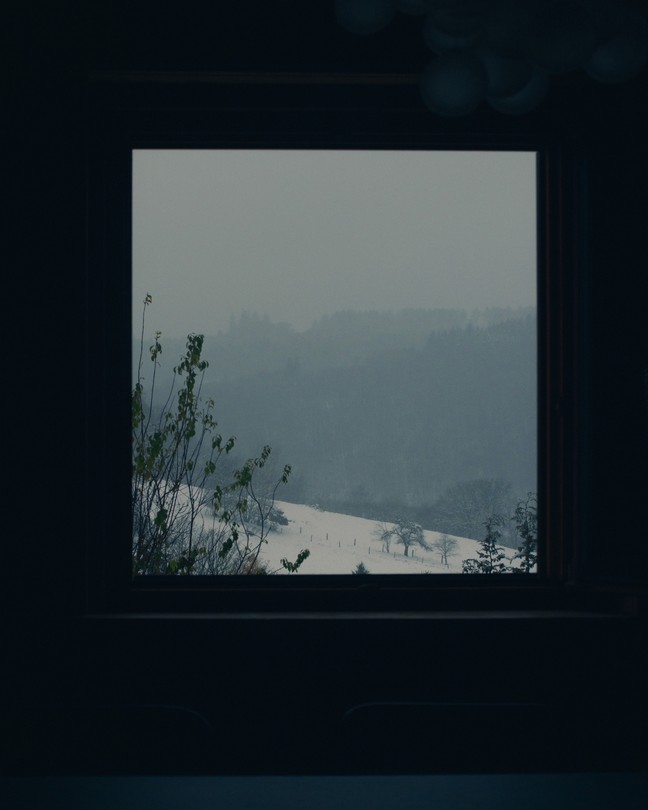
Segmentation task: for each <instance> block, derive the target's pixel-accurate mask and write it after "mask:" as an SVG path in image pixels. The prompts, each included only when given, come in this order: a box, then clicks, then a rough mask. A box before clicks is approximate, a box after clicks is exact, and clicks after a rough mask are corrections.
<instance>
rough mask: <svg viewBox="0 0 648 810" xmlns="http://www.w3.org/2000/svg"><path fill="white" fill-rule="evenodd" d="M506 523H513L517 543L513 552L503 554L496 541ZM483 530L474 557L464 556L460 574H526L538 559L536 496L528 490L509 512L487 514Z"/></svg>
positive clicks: (502, 549)
mask: <svg viewBox="0 0 648 810" xmlns="http://www.w3.org/2000/svg"><path fill="white" fill-rule="evenodd" d="M507 523H513V524H514V526H515V530H516V532H517V537H518V542H519V545H518V547H517V551H516V553H515V554H514V555H513V557H512V558H511V559H510V561H509V559H508V558H507V556H506V553H505V551H504V548H503V547H502V546H501V545H500V541H501V538H502V530H503V528H504V527H505V526H506V525H507ZM484 528H485V534H484V537H483V538H482V540H481V541H480V548H479V551H478V552H477V557H476V558H472V559H468V560H464V561H463V563H462V572H463V573H464V574H507V573H516V572H517V573H524V574H530V573H531V572H532V571H533V570H534V569H535V567H536V564H537V562H538V504H537V499H536V496H535V495H534V494H533V493H532V492H530V493H528V495H527V497H526V499H525V500H523V501H520V502H519V503H518V504H517V506H516V507H515V510H514V512H513V514H512V515H510V516H509V517H508V518H507V517H506V516H503V515H491V516H490V517H489V518H488V519H487V520H486V521H485V522H484Z"/></svg>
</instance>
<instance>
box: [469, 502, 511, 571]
mask: <svg viewBox="0 0 648 810" xmlns="http://www.w3.org/2000/svg"><path fill="white" fill-rule="evenodd" d="M504 522H505V521H504V518H502V517H501V516H500V515H491V517H489V518H488V519H487V520H486V521H484V527H485V529H486V535H485V537H484V539H483V540H482V541H481V548H480V550H479V551H478V552H477V557H478V559H468V560H464V561H463V563H462V572H463V573H464V574H506V573H509V572H510V571H511V568H510V566H508V565H507V564H506V563H505V562H503V560H505V559H506V555H505V554H504V549H503V548H502V547H501V546H500V545H498V544H499V540H500V538H501V536H502V532H501V531H500V529H501V527H502V526H503V525H504Z"/></svg>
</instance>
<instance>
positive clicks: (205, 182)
mask: <svg viewBox="0 0 648 810" xmlns="http://www.w3.org/2000/svg"><path fill="white" fill-rule="evenodd" d="M535 239H536V209H535V156H534V155H533V154H532V153H520V152H518V153H510V152H509V153H497V152H490V153H486V152H391V151H390V152H387V151H362V152H358V151H310V150H309V151H284V150H281V151H277V150H273V151H270V150H268V151H261V150H258V151H250V150H216V151H202V150H193V151H186V150H181V151H177V150H174V151H170V150H138V151H136V152H135V153H134V157H133V324H134V329H135V330H136V333H139V326H140V321H141V301H142V299H143V298H144V295H145V294H146V293H147V292H149V293H150V294H151V295H152V296H153V305H152V307H151V308H150V309H149V311H148V313H147V322H148V328H147V333H148V334H151V333H152V332H153V331H154V330H156V329H159V330H161V331H162V333H163V335H166V336H167V337H177V336H185V335H186V334H187V333H189V332H200V333H204V334H215V333H216V332H218V331H219V330H221V329H227V327H228V324H229V321H230V315H232V314H234V315H236V316H238V315H239V314H240V313H241V312H242V311H243V310H248V311H253V312H258V313H259V314H260V315H263V314H267V315H268V316H269V317H270V318H271V319H272V320H273V321H284V322H288V323H290V324H292V325H293V326H294V327H295V328H297V329H305V328H307V327H308V326H310V324H311V323H312V322H313V321H314V320H315V319H317V318H318V317H320V316H322V315H324V314H331V313H333V312H336V311H338V310H341V309H357V310H372V309H373V310H390V309H392V310H398V309H402V308H404V307H425V308H435V307H452V308H454V307H457V308H465V309H469V310H472V309H475V308H482V307H488V306H528V305H535V276H536V248H535Z"/></svg>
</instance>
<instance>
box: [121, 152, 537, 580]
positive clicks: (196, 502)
mask: <svg viewBox="0 0 648 810" xmlns="http://www.w3.org/2000/svg"><path fill="white" fill-rule="evenodd" d="M536 232H537V220H536V155H535V153H532V152H466V151H461V152H459V151H343V150H341V151H324V150H323V151H312V150H308V151H306V150H302V151H297V150H209V151H207V150H192V151H188V150H187V151H183V150H178V151H175V150H174V151H168V150H136V151H135V152H134V155H133V344H134V350H133V358H134V362H133V384H134V391H137V392H139V393H138V396H137V397H136V398H135V406H136V407H135V410H134V429H133V434H134V454H135V463H134V467H133V470H134V472H133V493H134V499H133V505H134V538H133V540H134V571H135V572H136V573H139V574H146V573H162V574H165V573H168V574H172V573H211V574H245V573H275V572H276V573H280V574H284V575H286V574H289V573H291V571H292V569H293V568H294V567H295V566H298V567H297V572H296V573H295V574H293V575H297V576H302V575H306V574H347V573H348V574H352V573H364V572H369V573H371V574H389V573H396V574H402V573H412V574H421V573H432V574H443V573H447V572H451V573H457V572H462V571H463V572H465V573H484V572H486V573H491V572H492V573H496V572H499V571H502V570H510V569H515V570H525V571H526V572H533V571H534V570H535V566H534V560H535V556H534V554H535V534H536V529H535V492H536V486H537V484H536V478H537V446H536V443H537V435H536V434H537V390H536V385H537V338H536V275H537V272H536ZM147 295H148V296H150V299H146V296H147ZM145 299H146V300H147V301H149V303H148V304H147V305H146V306H144V303H143V302H144V301H145ZM158 332H159V333H160V336H159V338H158V339H157V341H158V345H159V346H161V352H158V351H155V350H154V351H153V354H154V355H155V358H154V360H153V361H152V357H151V353H150V347H151V346H155V345H156V337H155V335H156V333H158ZM189 334H192V335H198V336H200V335H204V342H203V343H202V345H200V341H199V339H192V341H191V345H190V349H189V351H187V348H186V344H187V335H189ZM198 354H200V361H201V362H202V360H206V361H207V362H208V363H209V366H208V367H207V368H206V369H204V370H203V369H202V368H201V366H200V365H195V361H196V360H197V358H198ZM183 356H184V358H185V359H184V361H183V362H184V371H183V366H182V365H180V366H179V364H180V358H181V357H183ZM192 363H194V364H193V365H192ZM174 367H176V368H177V369H178V372H179V373H175V374H174ZM180 372H181V373H180ZM194 377H195V379H194ZM138 381H139V383H138ZM187 383H188V384H189V389H187ZM138 385H139V386H140V387H138ZM192 385H194V386H195V387H194V388H192V387H191V386H192ZM172 386H173V388H172ZM183 391H184V394H183V393H182V392H183ZM170 392H171V393H170ZM178 395H180V399H178ZM183 397H184V399H183ZM212 400H213V408H212V406H211V405H210V402H211V401H212ZM194 406H195V412H192V408H193V407H194ZM183 408H184V410H183ZM194 417H195V418H196V421H195V426H194V428H195V434H194V435H189V433H191V431H188V426H190V423H191V419H192V418H194ZM205 419H207V422H205V421H204V420H205ZM211 419H213V420H215V421H216V422H217V423H218V425H217V427H216V426H214V425H212V424H211V422H210V420H211ZM183 420H184V421H183ZM187 420H189V422H187ZM218 435H220V436H221V437H222V439H221V440H220V441H219V440H218V438H217V436H218ZM230 436H236V437H237V439H236V442H235V443H234V444H233V446H232V447H231V449H230V445H228V444H227V440H228V439H229V437H230ZM174 443H175V444H174ZM266 446H269V447H271V448H272V451H271V453H270V455H269V456H267V457H266V452H265V451H264V449H263V448H265V447H266ZM250 460H251V461H250ZM211 462H213V464H212V463H211ZM286 465H290V470H288V469H287V467H286ZM214 493H216V497H215V498H214ZM519 547H523V552H522V554H521V556H516V555H517V554H519V552H518V548H519ZM498 549H500V551H498ZM305 552H308V555H306V553H305ZM480 554H481V555H485V556H480Z"/></svg>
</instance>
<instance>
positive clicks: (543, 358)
mask: <svg viewBox="0 0 648 810" xmlns="http://www.w3.org/2000/svg"><path fill="white" fill-rule="evenodd" d="M411 85H412V79H411V77H410V78H408V77H396V78H394V77H340V76H334V77H328V79H327V77H322V76H319V77H310V78H309V77H304V76H302V77H294V76H292V77H283V78H282V77H267V76H257V77H254V76H252V77H250V76H248V77H244V78H243V79H242V78H241V77H232V76H225V77H223V76H211V77H209V76H205V75H202V74H201V75H200V76H194V77H187V76H183V77H178V76H176V75H168V76H160V75H157V74H153V75H147V76H141V75H138V74H128V75H117V76H116V75H109V76H106V75H102V76H97V77H95V79H94V81H92V82H91V83H90V92H89V103H88V111H89V115H88V120H87V131H86V134H87V137H86V143H87V155H86V158H87V160H86V164H87V195H88V196H87V203H88V205H87V248H88V251H87V255H88V261H87V289H86V296H87V312H88V322H87V345H88V350H87V382H88V385H87V399H86V439H87V444H88V458H87V477H88V494H89V499H88V510H87V515H86V519H87V531H86V536H87V538H88V549H87V568H86V573H87V577H86V592H85V596H86V598H85V602H86V604H85V607H86V612H87V613H89V614H93V615H96V614H104V615H105V614H114V613H154V614H155V613H157V614H164V613H192V614H195V613H210V614H213V613H217V614H228V615H229V614H237V613H244V614H247V615H252V614H254V615H267V614H268V613H277V612H282V613H286V614H289V615H297V614H300V613H303V612H304V611H306V612H314V613H319V614H321V615H323V614H327V613H331V612H333V613H335V614H336V615H340V614H341V613H345V612H347V613H350V614H353V615H359V613H368V614H372V615H375V614H377V613H382V614H384V613H385V612H388V613H390V612H391V613H394V612H395V613H399V614H401V613H408V614H409V615H412V613H413V612H417V611H424V612H426V611H460V612H462V613H463V614H464V615H465V612H466V611H477V613H478V614H479V615H486V614H488V613H489V612H491V613H492V611H501V610H506V611H509V610H511V609H515V610H522V611H529V610H530V611H539V610H540V611H547V610H549V611H556V610H558V611H560V610H574V609H578V610H586V611H592V610H596V611H600V610H602V611H610V610H612V611H618V610H619V609H621V608H620V606H622V604H623V599H622V597H621V596H620V595H619V593H618V592H617V591H611V590H610V589H606V588H605V587H603V588H601V587H597V586H595V585H592V584H591V583H589V582H587V581H586V580H585V578H584V577H583V576H582V575H581V574H580V571H581V570H583V569H582V561H583V559H585V558H586V542H585V537H584V532H583V525H584V512H583V506H582V501H583V498H580V497H579V495H580V492H581V488H582V477H583V469H582V458H580V460H579V455H578V452H577V450H578V448H579V445H580V443H581V438H582V435H581V434H582V426H581V421H580V413H581V412H582V399H583V395H584V383H583V379H584V372H583V363H584V353H583V351H582V346H581V344H580V342H579V341H580V340H581V338H580V332H579V330H580V329H581V323H582V317H583V315H582V311H583V306H584V301H583V295H582V289H581V285H580V279H581V274H582V267H581V265H580V257H581V256H582V253H583V241H584V235H585V228H584V227H583V222H582V219H581V215H582V210H583V208H582V203H583V200H582V193H583V188H584V182H583V177H584V174H583V163H582V161H581V160H580V159H579V158H578V156H577V155H578V150H577V145H574V144H566V143H561V142H559V141H557V140H556V139H555V137H553V136H552V135H551V134H550V133H548V132H543V131H541V130H539V131H538V130H534V129H533V128H532V127H531V128H530V127H529V126H528V124H524V125H523V126H520V125H518V124H517V123H514V124H511V123H510V122H509V121H508V120H506V121H504V122H503V121H502V119H501V117H498V118H490V119H488V120H487V121H486V126H483V122H477V123H475V122H474V121H468V122H463V121H462V122H456V121H454V120H447V121H439V120H438V119H431V118H430V116H429V113H427V111H422V110H420V109H419V107H418V106H417V105H416V104H413V103H412V98H411V90H412V87H411ZM408 94H409V95H408ZM367 96H368V98H367ZM403 96H404V99H403ZM359 97H360V98H362V100H363V101H362V104H361V105H359V106H358V98H359ZM354 100H355V101H354ZM322 121H326V122H327V126H326V127H323V126H322ZM146 148H151V149H162V148H164V149H172V148H181V149H188V148H201V149H204V148H237V149H241V148H243V149H244V148H270V149H272V148H277V149H287V148H297V149H308V148H311V149H321V148H327V149H331V148H343V149H354V148H355V149H390V148H399V149H403V148H406V149H434V150H437V149H446V150H448V149H449V150H455V151H457V150H500V151H509V150H510V151H516V150H517V151H533V152H535V153H536V155H537V209H536V210H537V217H538V230H537V278H538V337H539V340H538V470H539V476H538V501H539V505H540V510H539V516H538V518H539V535H540V536H542V537H544V540H543V541H542V546H543V547H542V548H540V549H539V552H540V553H539V564H538V573H537V574H533V575H528V574H520V575H516V574H508V575H506V577H505V578H503V577H493V576H488V575H470V576H469V577H467V576H466V575H463V574H443V575H439V576H438V577H426V576H424V575H380V576H377V575H369V576H368V577H364V576H354V577H352V576H349V575H307V574H305V573H300V574H298V575H297V576H295V577H290V576H285V577H272V578H271V581H268V579H267V578H258V577H223V578H216V577H202V576H189V577H151V576H147V577H141V578H137V579H135V580H133V578H132V576H131V572H130V560H131V531H130V497H131V491H130V471H129V466H130V459H131V452H130V424H129V423H130V390H131V378H130V373H131V366H130V363H128V362H124V359H125V358H128V357H130V356H131V346H132V334H131V328H130V323H131V308H132V301H131V238H132V233H131V227H132V223H131V190H132V175H131V161H132V151H133V150H134V149H146ZM116 313H117V317H115V314H116ZM122 321H123V323H122ZM421 580H424V581H421Z"/></svg>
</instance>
